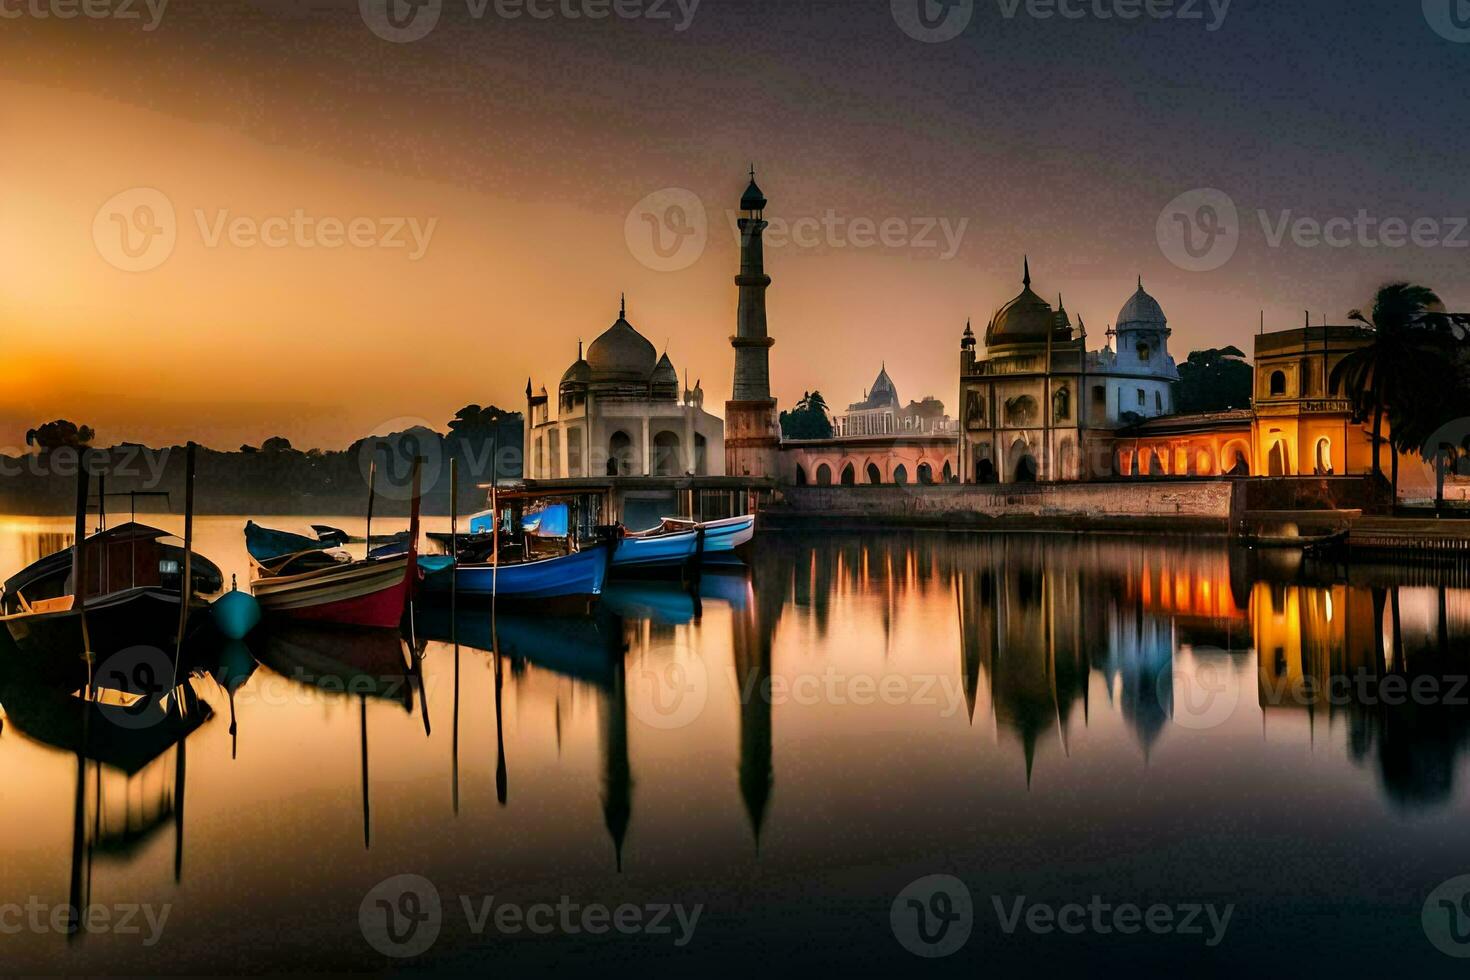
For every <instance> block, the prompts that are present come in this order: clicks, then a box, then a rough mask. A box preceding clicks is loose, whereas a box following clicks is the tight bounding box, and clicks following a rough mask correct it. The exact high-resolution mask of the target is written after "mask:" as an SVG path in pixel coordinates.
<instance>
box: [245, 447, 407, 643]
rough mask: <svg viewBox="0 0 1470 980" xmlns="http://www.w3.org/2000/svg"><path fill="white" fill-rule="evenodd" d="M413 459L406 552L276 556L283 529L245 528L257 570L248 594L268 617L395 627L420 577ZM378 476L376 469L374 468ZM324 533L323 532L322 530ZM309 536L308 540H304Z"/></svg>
mask: <svg viewBox="0 0 1470 980" xmlns="http://www.w3.org/2000/svg"><path fill="white" fill-rule="evenodd" d="M421 462H422V461H416V462H415V463H414V473H413V507H412V510H411V512H410V517H409V528H408V548H407V550H406V551H405V552H404V553H403V554H388V555H379V554H374V553H372V552H371V551H370V552H369V554H368V557H366V558H363V559H358V560H353V559H352V558H351V557H350V556H348V555H347V554H345V553H343V552H338V551H333V550H327V549H322V548H319V547H315V548H310V549H308V550H303V551H299V552H295V553H290V554H286V555H279V554H276V552H277V550H278V547H279V545H280V543H281V542H282V541H284V540H286V539H285V537H284V532H279V531H272V530H271V529H269V528H261V527H259V525H256V524H255V523H254V522H253V521H252V522H249V523H248V524H246V527H245V546H246V550H247V551H249V552H250V558H251V562H252V565H253V572H252V576H251V582H250V592H251V594H252V595H254V596H255V598H256V601H258V602H259V603H260V608H261V612H262V613H263V614H264V615H265V616H266V617H269V618H277V619H279V618H287V619H298V620H310V621H316V622H326V623H338V624H341V625H346V626H370V627H377V628H382V629H395V628H397V626H398V624H399V623H400V622H401V621H402V619H403V615H404V612H405V611H406V610H407V608H408V602H409V599H410V598H411V597H412V595H413V588H414V586H415V584H416V583H417V582H418V580H419V578H420V571H419V566H418V537H419V471H420V465H421ZM372 472H373V474H374V475H375V474H376V468H374V469H373V471H372ZM373 481H374V476H370V477H369V479H368V487H369V489H368V533H367V540H368V541H371V540H372V515H373V498H372V492H373V490H372V488H373ZM319 533H320V532H319ZM306 540H310V539H306Z"/></svg>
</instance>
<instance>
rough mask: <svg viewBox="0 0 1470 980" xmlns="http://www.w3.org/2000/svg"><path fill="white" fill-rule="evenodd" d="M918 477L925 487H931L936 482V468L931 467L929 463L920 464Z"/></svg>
mask: <svg viewBox="0 0 1470 980" xmlns="http://www.w3.org/2000/svg"><path fill="white" fill-rule="evenodd" d="M918 475H919V482H920V483H922V484H924V485H925V486H929V485H930V484H932V483H933V482H934V467H932V466H930V465H929V464H928V463H920V464H919V470H918Z"/></svg>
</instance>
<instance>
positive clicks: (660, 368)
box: [653, 354, 679, 385]
mask: <svg viewBox="0 0 1470 980" xmlns="http://www.w3.org/2000/svg"><path fill="white" fill-rule="evenodd" d="M653 383H654V384H656V385H657V384H668V385H677V384H678V383H679V372H678V371H675V370H674V362H673V361H671V360H669V355H668V354H665V355H664V356H663V357H660V358H659V359H658V365H657V366H656V367H655V368H654V369H653Z"/></svg>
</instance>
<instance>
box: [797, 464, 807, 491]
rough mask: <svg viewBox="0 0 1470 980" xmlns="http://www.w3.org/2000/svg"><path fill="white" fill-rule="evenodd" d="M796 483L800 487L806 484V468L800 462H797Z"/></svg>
mask: <svg viewBox="0 0 1470 980" xmlns="http://www.w3.org/2000/svg"><path fill="white" fill-rule="evenodd" d="M796 485H797V486H799V487H804V486H806V470H804V469H803V468H802V466H801V464H800V463H797V464H796Z"/></svg>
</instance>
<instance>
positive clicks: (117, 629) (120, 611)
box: [5, 588, 208, 683]
mask: <svg viewBox="0 0 1470 980" xmlns="http://www.w3.org/2000/svg"><path fill="white" fill-rule="evenodd" d="M179 601H180V596H179V593H177V592H173V591H170V590H167V589H159V588H137V589H126V590H124V591H122V592H115V593H112V594H111V595H108V596H103V597H100V598H96V599H90V600H88V602H87V608H86V616H87V637H88V639H89V640H90V645H91V648H92V661H93V663H94V664H98V665H101V664H103V663H105V662H106V661H107V659H108V658H109V657H111V656H112V655H113V654H116V653H120V652H121V651H123V650H129V649H133V648H137V647H146V648H151V649H154V650H158V651H160V652H161V653H162V654H163V655H164V656H165V657H167V658H168V660H169V661H170V662H172V660H173V659H174V652H175V649H176V648H177V646H178V639H179ZM207 609H208V607H207V605H206V604H205V603H204V602H203V601H202V600H194V601H193V602H192V603H191V607H190V611H189V622H188V624H187V625H186V626H185V631H184V632H185V639H186V640H187V639H189V638H190V637H193V636H196V635H197V634H198V631H199V629H200V628H201V626H202V625H203V623H204V621H205V620H207ZM5 628H6V631H7V632H8V633H9V634H10V637H11V639H12V640H14V641H15V645H16V648H17V649H18V651H19V653H20V654H21V656H22V658H23V660H24V661H25V667H26V669H27V670H28V672H29V673H30V675H31V676H33V677H38V678H42V679H45V680H47V681H50V682H58V683H84V682H85V681H86V678H87V664H86V661H85V660H84V659H83V658H82V649H83V641H82V613H81V611H79V610H76V609H67V610H63V611H58V612H52V613H32V614H29V615H26V614H21V615H15V616H7V617H5Z"/></svg>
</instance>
